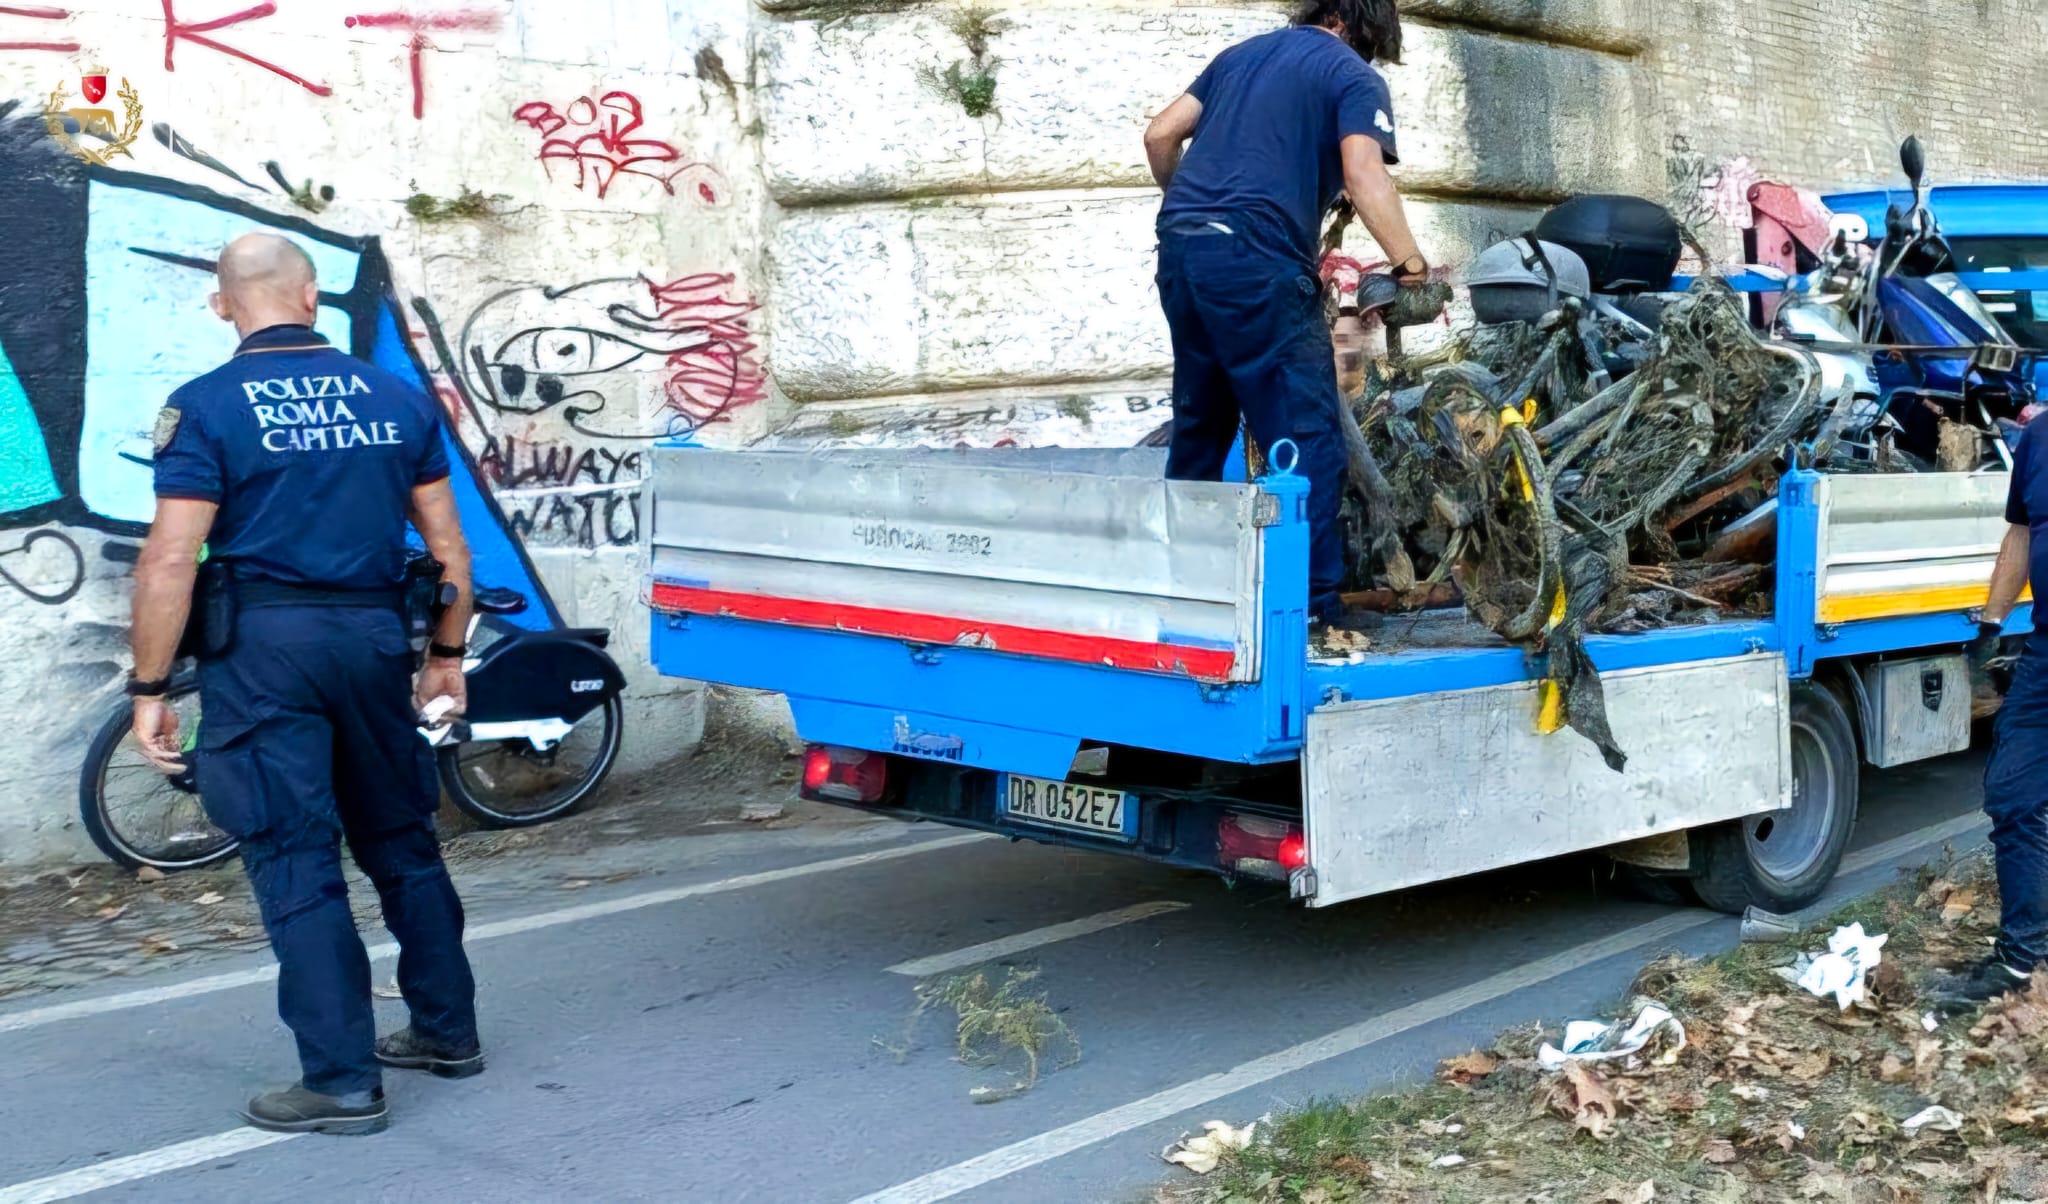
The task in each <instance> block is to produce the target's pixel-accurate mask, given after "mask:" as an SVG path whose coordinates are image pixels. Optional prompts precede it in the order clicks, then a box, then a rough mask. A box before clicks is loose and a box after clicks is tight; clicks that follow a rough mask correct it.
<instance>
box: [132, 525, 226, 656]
mask: <svg viewBox="0 0 2048 1204" xmlns="http://www.w3.org/2000/svg"><path fill="white" fill-rule="evenodd" d="M219 509H220V507H219V506H217V505H215V504H214V503H212V502H204V501H200V500H199V499H197V498H182V497H167V498H159V499H157V503H156V521H155V522H153V523H151V524H150V525H149V538H148V539H146V540H144V541H143V544H142V553H141V555H140V556H138V557H137V558H136V561H135V606H134V611H133V613H132V621H131V623H130V625H129V634H128V639H129V644H130V648H131V650H132V651H133V652H134V654H135V678H136V680H137V681H158V680H161V679H163V678H166V677H169V676H170V675H171V662H172V661H173V660H175V659H176V658H177V653H178V640H179V638H180V637H182V636H183V635H184V634H185V620H186V619H187V618H188V617H189V615H190V612H191V610H192V582H193V580H194V579H195V578H196V577H198V575H199V549H200V548H202V547H204V546H205V544H206V536H207V533H208V532H209V531H211V530H213V516H214V513H215V511H217V510H219Z"/></svg>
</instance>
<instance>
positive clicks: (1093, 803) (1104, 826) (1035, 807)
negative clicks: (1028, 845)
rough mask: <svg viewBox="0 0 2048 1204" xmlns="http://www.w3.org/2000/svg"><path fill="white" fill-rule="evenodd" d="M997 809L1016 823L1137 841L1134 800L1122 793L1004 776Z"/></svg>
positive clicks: (1042, 779) (1008, 775) (997, 795)
mask: <svg viewBox="0 0 2048 1204" xmlns="http://www.w3.org/2000/svg"><path fill="white" fill-rule="evenodd" d="M996 808H997V810H999V811H1000V812H1001V813H1002V814H1003V815H1004V816H1006V817H1007V818H1009V819H1014V820H1016V821H1017V822H1019V823H1026V824H1038V825H1041V826H1043V827H1048V828H1064V829H1066V830H1068V831H1073V832H1087V833H1090V834H1092V835H1096V836H1113V837H1116V838H1117V839H1118V840H1136V839H1137V838H1138V804H1137V800H1135V799H1133V798H1132V797H1131V796H1130V795H1128V794H1125V793H1124V792H1123V791H1121V790H1110V789H1107V788H1105V787H1102V786H1089V785H1086V784H1084V783H1080V782H1054V781H1049V780H1047V779H1045V778H1027V777H1024V776H1022V775H1020V774H1014V773H1011V774H1004V775H1003V777H1002V779H1001V781H1000V784H999V785H998V787H997V790H996Z"/></svg>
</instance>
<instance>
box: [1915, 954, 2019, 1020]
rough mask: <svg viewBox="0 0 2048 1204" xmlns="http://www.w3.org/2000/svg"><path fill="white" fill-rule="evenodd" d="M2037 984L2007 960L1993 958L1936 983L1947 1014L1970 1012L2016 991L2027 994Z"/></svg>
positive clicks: (1937, 998)
mask: <svg viewBox="0 0 2048 1204" xmlns="http://www.w3.org/2000/svg"><path fill="white" fill-rule="evenodd" d="M2033 981H2034V976H2033V975H2031V974H2029V973H2027V972H2026V971H2025V970H2020V969H2016V968H2015V967H2013V966H2011V965H2009V964H2008V963H2007V962H2006V961H2005V959H2004V958H2001V957H1989V958H1986V959H1984V960H1983V961H1981V962H1978V963H1977V964H1976V965H1974V966H1971V967H1970V968H1969V969H1967V970H1965V971H1963V972H1962V973H1960V974H1952V975H1950V976H1948V977H1947V978H1946V979H1945V980H1943V981H1940V982H1937V983H1935V984H1934V991H1933V995H1934V1000H1935V1003H1936V1004H1937V1005H1938V1006H1939V1007H1940V1008H1941V1009H1942V1010H1943V1011H1946V1012H1967V1011H1970V1010H1972V1009H1975V1008H1979V1007H1982V1006H1984V1005H1985V1004H1987V1003H1990V1002H1991V1001H1992V1000H1994V999H1998V998H2001V997H2003V996H2005V995H2009V994H2011V993H2013V992H2014V991H2024V990H2026V989H2027V988H2028V987H2029V986H2031V985H2032V984H2033Z"/></svg>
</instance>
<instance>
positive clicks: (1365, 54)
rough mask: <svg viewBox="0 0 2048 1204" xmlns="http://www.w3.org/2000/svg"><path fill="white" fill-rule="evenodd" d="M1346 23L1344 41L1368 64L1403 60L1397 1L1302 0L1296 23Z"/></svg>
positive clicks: (1298, 4)
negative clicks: (1333, 21)
mask: <svg viewBox="0 0 2048 1204" xmlns="http://www.w3.org/2000/svg"><path fill="white" fill-rule="evenodd" d="M1332 20H1336V21H1339V22H1341V23H1342V24H1343V26H1344V40H1345V42H1347V43H1349V44H1350V46H1351V48H1352V49H1353V50H1356V51H1357V52H1358V54H1359V57H1361V58H1363V59H1364V60H1365V61H1366V62H1368V63H1398V62H1400V61H1401V14H1400V13H1399V12H1397V11H1395V8H1394V0H1299V2H1298V3H1297V4H1296V5H1295V6H1294V23H1295V24H1296V25H1328V24H1329V23H1330V22H1331V21H1332Z"/></svg>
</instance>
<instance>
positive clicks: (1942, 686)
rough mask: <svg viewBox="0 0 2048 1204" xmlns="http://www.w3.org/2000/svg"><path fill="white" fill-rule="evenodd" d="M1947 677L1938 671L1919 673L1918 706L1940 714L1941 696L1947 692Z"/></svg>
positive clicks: (1927, 670)
mask: <svg viewBox="0 0 2048 1204" xmlns="http://www.w3.org/2000/svg"><path fill="white" fill-rule="evenodd" d="M1947 687H1948V680H1947V675H1945V674H1944V673H1942V671H1941V670H1939V669H1923V670H1921V671H1920V705H1921V706H1924V707H1926V708H1927V709H1928V710H1930V711H1933V712H1935V713H1936V714H1940V713H1941V696H1942V695H1943V694H1944V693H1946V692H1947Z"/></svg>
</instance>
